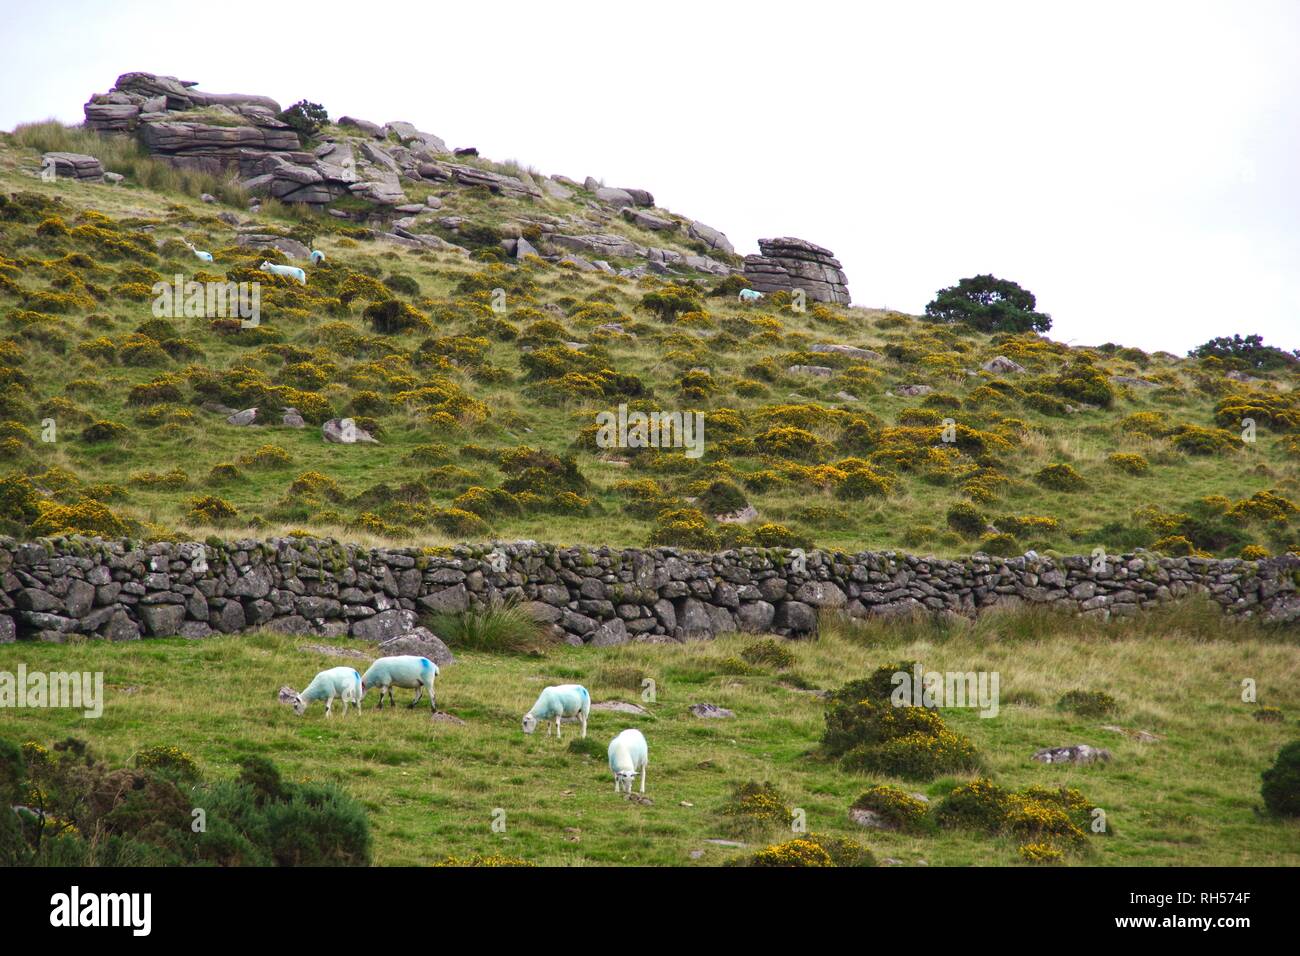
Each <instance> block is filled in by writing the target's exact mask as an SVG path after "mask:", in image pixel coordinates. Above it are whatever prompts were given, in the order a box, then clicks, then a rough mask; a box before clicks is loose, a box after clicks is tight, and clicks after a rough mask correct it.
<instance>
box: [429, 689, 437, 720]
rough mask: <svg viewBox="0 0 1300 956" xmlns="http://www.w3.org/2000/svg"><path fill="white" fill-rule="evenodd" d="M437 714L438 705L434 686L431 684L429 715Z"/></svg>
mask: <svg viewBox="0 0 1300 956" xmlns="http://www.w3.org/2000/svg"><path fill="white" fill-rule="evenodd" d="M437 712H438V705H437V704H436V703H434V700H433V685H432V684H430V685H429V713H430V714H436V713H437Z"/></svg>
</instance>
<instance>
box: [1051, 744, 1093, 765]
mask: <svg viewBox="0 0 1300 956" xmlns="http://www.w3.org/2000/svg"><path fill="white" fill-rule="evenodd" d="M1033 759H1034V760H1036V761H1038V762H1039V763H1077V764H1089V763H1096V762H1097V761H1101V762H1103V763H1105V762H1107V761H1109V760H1110V751H1109V750H1103V749H1099V748H1097V747H1090V746H1089V745H1088V744H1074V745H1073V746H1070V747H1047V748H1045V749H1043V750H1039V751H1037V752H1036V753H1035V754H1034V757H1033Z"/></svg>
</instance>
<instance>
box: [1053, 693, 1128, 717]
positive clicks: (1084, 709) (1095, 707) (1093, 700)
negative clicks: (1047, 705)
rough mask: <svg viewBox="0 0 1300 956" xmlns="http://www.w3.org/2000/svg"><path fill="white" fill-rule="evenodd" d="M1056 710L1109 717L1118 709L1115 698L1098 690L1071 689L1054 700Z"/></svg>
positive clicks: (1083, 715) (1084, 715)
mask: <svg viewBox="0 0 1300 956" xmlns="http://www.w3.org/2000/svg"><path fill="white" fill-rule="evenodd" d="M1056 706H1057V709H1058V710H1068V711H1070V712H1071V713H1075V714H1078V715H1079V716H1080V717H1109V716H1110V715H1111V714H1114V713H1116V712H1117V711H1118V710H1119V704H1118V703H1116V701H1115V698H1114V697H1112V696H1110V694H1107V693H1106V692H1104V691H1100V690H1072V691H1068V692H1066V693H1065V694H1063V695H1061V699H1060V700H1058V701H1057V702H1056Z"/></svg>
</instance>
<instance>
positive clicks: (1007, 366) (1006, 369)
mask: <svg viewBox="0 0 1300 956" xmlns="http://www.w3.org/2000/svg"><path fill="white" fill-rule="evenodd" d="M980 368H982V369H984V371H986V372H993V373H995V374H1018V373H1020V372H1023V371H1024V370H1025V367H1024V366H1023V365H1020V364H1019V363H1017V362H1013V361H1011V359H1009V358H1007V357H1006V356H1005V355H999V356H997V357H995V358H991V359H989V360H988V361H987V362H985V363H984V364H983V365H981V366H980Z"/></svg>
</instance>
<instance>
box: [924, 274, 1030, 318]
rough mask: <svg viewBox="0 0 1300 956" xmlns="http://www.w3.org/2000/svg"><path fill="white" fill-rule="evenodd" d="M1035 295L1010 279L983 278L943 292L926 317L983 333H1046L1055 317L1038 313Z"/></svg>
mask: <svg viewBox="0 0 1300 956" xmlns="http://www.w3.org/2000/svg"><path fill="white" fill-rule="evenodd" d="M1037 305H1038V304H1037V302H1036V300H1035V299H1034V294H1033V293H1032V292H1030V291H1029V290H1028V289H1022V288H1021V287H1020V286H1019V285H1017V284H1016V283H1014V282H1012V281H1011V280H1009V279H999V278H997V277H996V276H991V275H981V276H973V277H971V278H969V279H962V280H961V281H960V282H958V283H957V284H956V285H954V286H949V287H948V288H946V289H940V290H939V291H938V293H936V295H935V297H934V301H932V302H931V303H930V304H929V305H927V306H926V307H925V316H926V318H927V319H929V320H930V321H932V322H964V323H966V324H967V325H971V326H973V327H975V328H977V329H979V330H980V331H981V332H1046V331H1047V330H1048V329H1050V328H1051V327H1052V317H1051V316H1050V315H1047V314H1046V313H1044V312H1038V311H1036V309H1037Z"/></svg>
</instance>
